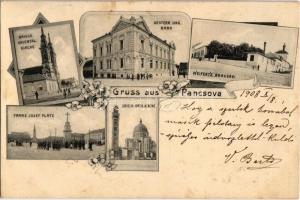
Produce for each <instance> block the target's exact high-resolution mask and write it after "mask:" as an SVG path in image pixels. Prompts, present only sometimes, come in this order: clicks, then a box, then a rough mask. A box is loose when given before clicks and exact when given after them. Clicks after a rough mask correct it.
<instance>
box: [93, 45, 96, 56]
mask: <svg viewBox="0 0 300 200" xmlns="http://www.w3.org/2000/svg"><path fill="white" fill-rule="evenodd" d="M93 55H94V57H96V47H94V48H93Z"/></svg>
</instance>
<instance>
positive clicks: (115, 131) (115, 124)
mask: <svg viewBox="0 0 300 200" xmlns="http://www.w3.org/2000/svg"><path fill="white" fill-rule="evenodd" d="M119 121H120V113H119V107H118V106H115V107H114V110H113V113H112V150H113V151H114V152H117V151H118V150H119Z"/></svg>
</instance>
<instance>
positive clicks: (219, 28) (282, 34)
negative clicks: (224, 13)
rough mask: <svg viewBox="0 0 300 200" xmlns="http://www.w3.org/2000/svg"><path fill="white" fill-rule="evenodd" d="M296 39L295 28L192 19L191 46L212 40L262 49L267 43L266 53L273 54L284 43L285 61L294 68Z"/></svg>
mask: <svg viewBox="0 0 300 200" xmlns="http://www.w3.org/2000/svg"><path fill="white" fill-rule="evenodd" d="M297 38H298V30H297V29H296V28H287V27H276V26H265V25H254V24H243V23H234V22H222V21H211V20H199V19H194V20H193V30H192V39H191V41H192V42H191V44H192V46H193V45H195V44H197V43H198V42H202V44H204V45H207V44H209V43H210V42H211V41H212V40H218V41H219V42H226V43H230V44H236V45H238V44H240V43H242V42H247V43H249V44H253V45H254V46H256V47H259V48H261V49H263V47H264V42H267V46H266V53H268V52H273V53H275V52H276V51H278V50H281V49H282V46H283V44H284V43H285V44H286V51H287V52H288V53H289V55H288V59H287V60H288V61H289V62H290V63H291V64H292V65H293V66H295V60H296V49H297V40H298V39H297Z"/></svg>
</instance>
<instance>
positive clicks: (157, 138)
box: [105, 97, 160, 172]
mask: <svg viewBox="0 0 300 200" xmlns="http://www.w3.org/2000/svg"><path fill="white" fill-rule="evenodd" d="M113 99H118V100H119V101H122V99H136V100H142V101H145V102H146V101H147V100H146V98H138V97H113V98H111V100H113ZM150 100H152V101H155V104H156V108H155V112H156V120H155V121H156V140H157V141H156V143H157V155H156V169H155V170H143V169H141V170H134V169H132V170H130V169H126V170H118V169H110V168H107V166H106V171H116V172H122V171H148V172H159V164H160V163H159V157H160V152H159V149H160V148H159V145H160V144H159V143H160V141H159V109H160V98H150ZM109 104H111V101H109V102H108V105H107V107H106V110H105V134H106V135H105V153H106V161H108V162H111V161H112V160H111V159H110V158H109V156H108V154H109V149H108V148H109V147H108V136H111V133H108V123H111V122H112V121H111V120H109V119H108V112H112V110H110V109H109ZM114 161H115V160H114ZM116 167H117V164H116Z"/></svg>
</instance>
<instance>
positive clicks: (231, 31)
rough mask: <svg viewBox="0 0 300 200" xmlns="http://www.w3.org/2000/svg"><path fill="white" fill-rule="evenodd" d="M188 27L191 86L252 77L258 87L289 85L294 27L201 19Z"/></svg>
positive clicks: (293, 50) (294, 40)
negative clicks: (205, 82)
mask: <svg viewBox="0 0 300 200" xmlns="http://www.w3.org/2000/svg"><path fill="white" fill-rule="evenodd" d="M192 27H193V28H192V36H191V49H190V70H189V75H188V77H189V79H191V80H193V85H194V87H197V84H198V85H200V84H201V82H202V81H214V82H219V83H226V82H229V81H233V80H247V79H254V77H256V78H257V80H258V82H259V83H260V84H261V85H262V86H274V87H292V86H293V74H294V68H295V62H296V50H297V41H298V29H297V28H292V27H280V26H267V25H260V24H249V23H237V22H226V21H214V20H202V19H193V23H192ZM197 81H199V82H198V83H197Z"/></svg>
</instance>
